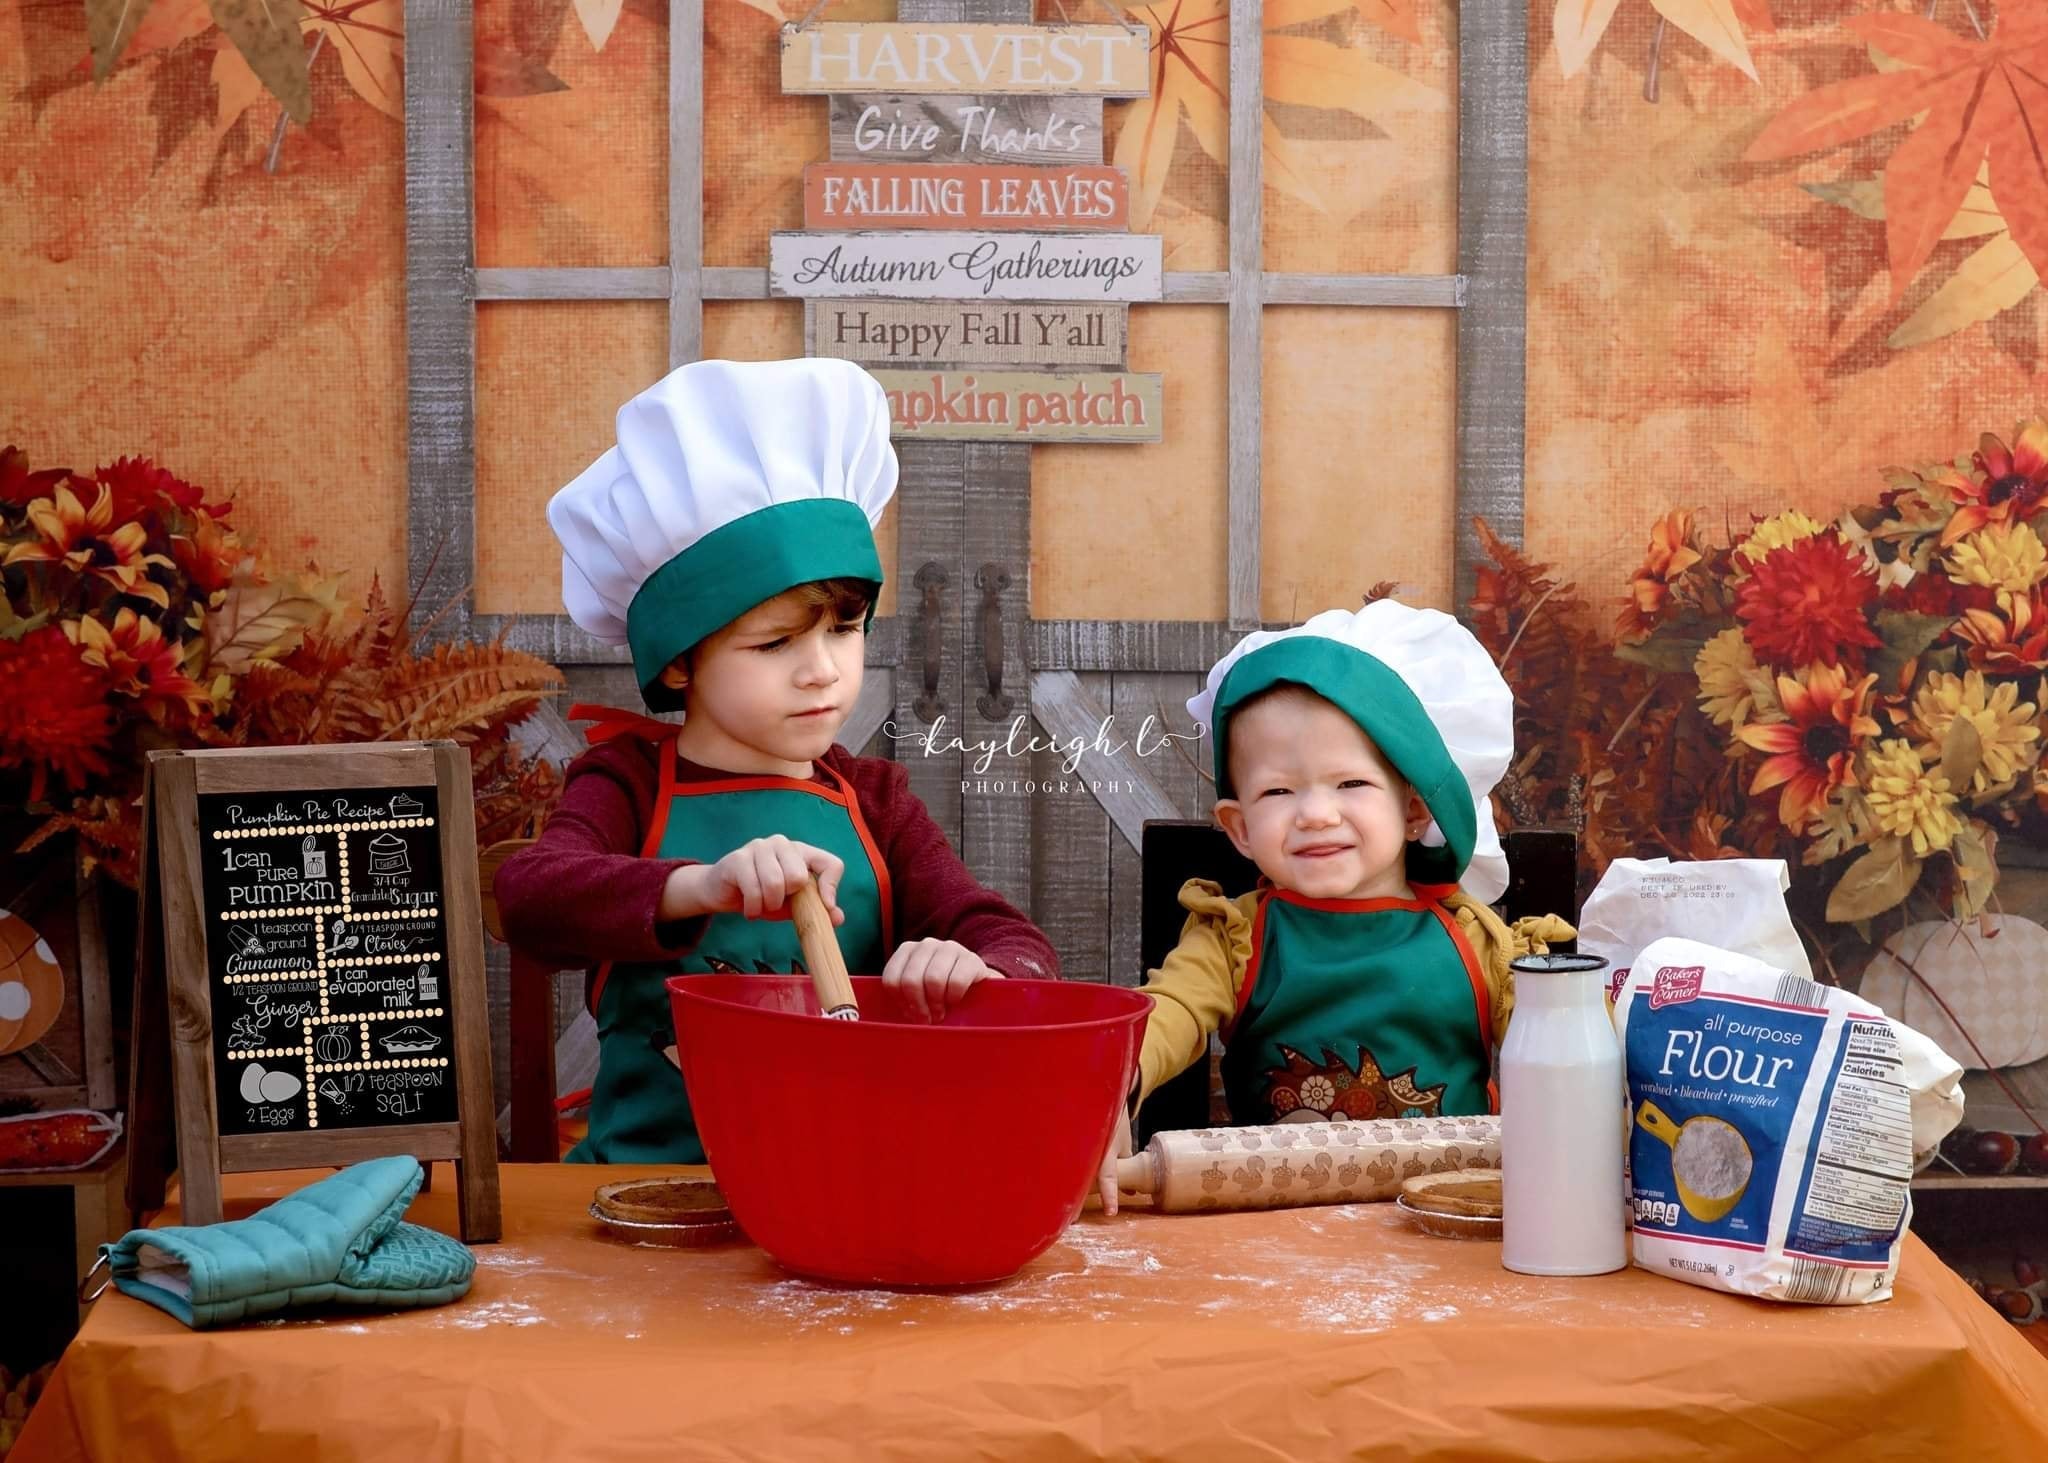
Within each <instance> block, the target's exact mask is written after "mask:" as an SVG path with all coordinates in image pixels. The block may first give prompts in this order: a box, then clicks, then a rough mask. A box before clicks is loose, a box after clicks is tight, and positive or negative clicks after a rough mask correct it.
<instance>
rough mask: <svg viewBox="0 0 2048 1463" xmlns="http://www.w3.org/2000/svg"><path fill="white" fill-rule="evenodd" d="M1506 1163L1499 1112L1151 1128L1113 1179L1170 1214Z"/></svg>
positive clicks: (1319, 1199)
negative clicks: (1260, 1125)
mask: <svg viewBox="0 0 2048 1463" xmlns="http://www.w3.org/2000/svg"><path fill="white" fill-rule="evenodd" d="M1499 1167H1500V1118H1499V1117H1497V1116H1492V1115H1482V1116H1479V1117H1468V1118H1388V1119H1385V1120H1383V1121H1378V1122H1359V1123H1276V1124H1274V1125H1273V1126H1271V1127H1265V1128H1190V1129H1182V1130H1178V1131H1173V1132H1166V1133H1155V1134H1153V1136H1152V1141H1151V1142H1150V1143H1148V1144H1146V1145H1145V1149H1144V1151H1143V1152H1142V1153H1136V1154H1133V1155H1132V1156H1131V1157H1129V1158H1126V1159H1123V1160H1121V1161H1120V1162H1119V1163H1118V1164H1117V1167H1116V1182H1117V1188H1118V1189H1119V1190H1120V1191H1121V1192H1124V1193H1129V1194H1150V1195H1151V1196H1152V1202H1153V1206H1154V1207H1155V1208H1157V1209H1160V1210H1162V1211H1164V1212H1166V1213H1169V1214H1178V1213H1186V1212H1189V1211H1192V1210H1199V1209H1280V1208H1291V1207H1294V1206H1298V1205H1307V1204H1354V1203H1367V1202H1372V1201H1375V1200H1382V1199H1392V1198H1394V1197H1395V1196H1396V1195H1397V1194H1399V1193H1400V1192H1401V1181H1402V1180H1403V1179H1408V1178H1413V1177H1414V1176H1415V1175H1417V1174H1422V1173H1449V1172H1451V1171H1453V1170H1455V1169H1464V1168H1499Z"/></svg>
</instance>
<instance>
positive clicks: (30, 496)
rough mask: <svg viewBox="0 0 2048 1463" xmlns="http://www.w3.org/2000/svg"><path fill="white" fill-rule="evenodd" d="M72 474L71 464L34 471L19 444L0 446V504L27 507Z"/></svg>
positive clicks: (45, 496) (51, 491)
mask: <svg viewBox="0 0 2048 1463" xmlns="http://www.w3.org/2000/svg"><path fill="white" fill-rule="evenodd" d="M70 476H71V469H70V468H68V467H46V468H44V469H42V471H40V472H31V471H30V470H29V465H28V454H27V453H26V452H23V451H22V450H21V449H20V448H19V447H15V446H8V447H4V448H0V503H12V504H13V505H14V506H15V507H17V508H26V507H28V505H29V504H31V503H33V502H35V500H36V499H38V498H47V497H49V496H50V494H51V493H53V492H54V491H56V488H57V484H59V483H61V482H63V481H64V479H66V478H68V477H70Z"/></svg>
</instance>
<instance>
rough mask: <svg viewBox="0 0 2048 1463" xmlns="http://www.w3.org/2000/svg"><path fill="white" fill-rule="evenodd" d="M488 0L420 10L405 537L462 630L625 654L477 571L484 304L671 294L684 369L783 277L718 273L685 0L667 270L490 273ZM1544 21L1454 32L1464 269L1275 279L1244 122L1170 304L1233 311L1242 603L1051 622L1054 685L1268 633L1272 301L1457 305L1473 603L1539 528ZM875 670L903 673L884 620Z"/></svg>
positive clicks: (1041, 645)
mask: <svg viewBox="0 0 2048 1463" xmlns="http://www.w3.org/2000/svg"><path fill="white" fill-rule="evenodd" d="M1263 12H1264V6H1263V4H1262V3H1261V0H1234V3H1233V4H1232V6H1231V9H1230V89H1231V95H1232V96H1233V98H1237V99H1239V100H1242V99H1243V98H1246V97H1261V98H1262V97H1263V96H1264V84H1263V60H1264V46H1263V40H1262V38H1263V32H1264V18H1263ZM471 21H472V5H471V0H406V3H405V33H406V88H405V138H406V367H407V408H408V413H407V414H408V451H407V534H406V544H407V550H408V553H409V556H410V557H409V562H410V565H411V572H412V574H413V576H414V578H415V579H416V580H419V581H422V603H425V604H430V605H441V604H450V605H451V606H452V608H451V609H450V610H449V611H448V612H447V614H446V615H445V616H444V617H443V618H442V620H441V621H440V622H439V624H438V626H437V627H436V632H435V633H436V634H437V635H439V636H441V637H445V638H451V639H453V638H471V637H484V638H488V637H492V636H498V635H502V636H503V637H504V638H505V640H506V642H507V643H508V644H510V645H513V646H515V647H517V648H519V649H522V650H527V651H531V652H533V653H534V654H537V655H540V656H543V657H545V658H547V659H549V660H551V661H554V662H556V663H557V664H569V665H590V664H603V663H613V662H619V661H622V660H624V659H625V656H624V653H623V652H622V651H620V650H617V649H614V648H613V647H610V646H605V645H600V644H598V643H597V642H596V641H594V640H592V639H591V638H590V637H589V636H588V635H586V634H585V633H584V632H583V631H582V630H580V629H578V628H577V626H576V625H575V623H574V622H573V621H571V620H570V619H569V618H568V616H566V615H487V614H480V613H478V612H477V611H476V608H475V604H474V601H473V598H472V597H471V595H470V593H469V590H470V587H471V585H472V582H473V580H474V577H475V573H476V512H475V510H476V405H475V403H476V307H477V305H478V304H479V303H480V302H486V301H512V300H593V301H597V300H663V299H665V300H667V301H668V303H669V361H670V363H671V365H675V364H680V363H682V362H686V361H690V360H694V359H696V358H698V356H700V355H701V354H702V348H703V305H704V302H705V301H707V300H762V299H767V298H769V295H768V276H767V270H766V268H765V267H762V268H746V269H724V268H717V269H714V268H707V267H705V264H704V238H703V197H704V154H703V70H704V47H703V33H704V7H703V0H669V35H670V45H669V98H670V108H669V210H668V216H669V262H668V264H666V265H663V266H655V267H649V268H618V269H603V268H519V269H508V268H495V269H479V268H477V267H476V248H475V236H476V214H475V199H474V184H473V178H474V169H473V157H474V127H473V113H474V107H473V100H474V98H473V90H472V87H473V82H472V57H471ZM1527 25H1528V16H1527V11H1526V9H1525V8H1524V7H1522V6H1520V5H1517V4H1466V5H1462V6H1461V7H1460V9H1459V26H1458V273H1457V274H1454V275H1371V274H1364V275H1312V274H1276V273H1269V272H1267V271H1266V270H1265V269H1264V267H1263V240H1262V230H1263V216H1264V183H1263V156H1262V154H1263V145H1262V138H1261V132H1262V128H1261V125H1260V124H1261V120H1262V118H1263V115H1264V108H1263V106H1262V105H1261V106H1243V105H1237V106H1233V107H1232V108H1231V109H1230V147H1231V164H1230V170H1229V208H1230V223H1229V229H1230V235H1229V237H1230V268H1229V270H1228V271H1227V272H1212V273H1169V274H1168V275H1167V276H1166V295H1165V298H1166V300H1167V301H1168V302H1169V303H1181V304H1223V305H1226V306H1227V307H1228V308H1229V312H1230V318H1229V329H1228V341H1229V346H1228V350H1229V361H1228V370H1229V403H1230V406H1229V416H1230V420H1229V439H1228V441H1229V448H1228V452H1229V539H1228V545H1229V610H1228V618H1227V619H1226V620H1224V621H1220V622H1217V621H1171V620H1168V621H1146V620H1101V621H1089V620H1065V621H1033V622H1031V623H1030V625H1029V629H1028V636H1029V643H1028V645H1027V646H1025V647H1024V660H1025V663H1026V664H1028V665H1029V666H1031V667H1032V668H1034V669H1039V670H1051V671H1069V672H1071V671H1085V670H1116V669H1121V668H1124V667H1129V666H1137V665H1142V666H1144V667H1145V668H1146V669H1148V670H1154V671H1201V670H1205V669H1207V667H1208V666H1209V665H1210V664H1211V663H1212V662H1213V661H1214V660H1215V659H1216V658H1217V657H1218V656H1220V655H1221V654H1222V652H1223V651H1224V650H1225V649H1227V648H1228V646H1229V645H1230V644H1231V643H1232V642H1233V641H1234V640H1235V639H1236V637H1237V636H1238V635H1239V634H1240V633H1242V631H1243V630H1245V629H1247V628H1250V627H1252V626H1255V625H1257V624H1258V623H1259V544H1260V532H1259V521H1260V441H1261V411H1260V385H1261V380H1260V378H1261V338H1262V334H1263V314H1264V307H1265V306H1267V305H1324V306H1363V307H1373V306H1381V307H1387V306H1391V307H1416V306H1421V307H1431V308H1444V309H1455V310H1457V312H1458V331H1457V398H1458V400H1457V419H1456V429H1455V431H1456V442H1457V447H1456V461H1457V482H1456V491H1455V498H1454V503H1455V511H1456V515H1457V524H1456V529H1455V538H1454V542H1455V545H1456V551H1455V553H1456V557H1455V562H1456V577H1455V590H1456V594H1457V597H1458V602H1459V603H1461V604H1462V603H1464V601H1465V600H1466V598H1467V597H1468V596H1469V593H1470V590H1471V585H1472V574H1473V568H1474V564H1475V561H1476V555H1477V553H1478V546H1477V542H1476V538H1475V535H1474V534H1473V531H1472V528H1471V520H1472V517H1473V515H1475V514H1483V515H1484V516H1485V517H1486V518H1487V519H1488V520H1489V522H1491V523H1492V524H1493V526H1494V527H1495V528H1496V530H1498V531H1499V532H1500V533H1501V534H1502V535H1503V537H1505V538H1507V539H1508V540H1509V541H1510V542H1515V543H1519V542H1520V540H1521V534H1522V451H1523V407H1524V396H1523V379H1524V374H1523V343H1524V325H1525V313H1524V267H1525V261H1526V257H1527V220H1528V175H1527V157H1528V147H1527V139H1528V52H1527V46H1526V36H1527ZM875 631H876V633H875V636H874V637H873V639H872V641H871V644H870V652H869V655H870V659H871V661H873V662H874V663H876V664H887V665H898V664H900V663H901V661H902V654H903V649H904V646H903V632H902V628H901V626H900V624H899V623H897V622H896V621H894V620H883V621H878V622H877V624H876V626H875Z"/></svg>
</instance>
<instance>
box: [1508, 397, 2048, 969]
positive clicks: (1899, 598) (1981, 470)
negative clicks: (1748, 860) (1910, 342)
mask: <svg viewBox="0 0 2048 1463" xmlns="http://www.w3.org/2000/svg"><path fill="white" fill-rule="evenodd" d="M2008 441H2009V442H2010V443H2011V445H2010V446H2007V445H2006V444H2007V442H2008ZM1885 477H1886V480H1887V481H1886V487H1885V490H1884V491H1883V492H1882V493H1881V494H1879V495H1878V497H1877V500H1876V501H1875V502H1874V503H1867V504H1859V505H1856V506H1853V507H1851V508H1850V509H1848V510H1847V511H1846V512H1844V513H1842V514H1840V515H1839V516H1838V517H1836V518H1835V519H1834V520H1833V521H1832V522H1823V521H1820V520H1818V519H1815V518H1811V517H1808V516H1807V515H1806V514H1804V513H1800V512H1797V511H1787V512H1783V513H1779V514H1777V515H1775V516H1773V517H1770V518H1765V519H1761V520H1758V521H1756V522H1754V523H1752V524H1751V525H1749V527H1748V528H1747V529H1746V530H1744V531H1741V532H1738V533H1736V534H1735V535H1733V541H1732V542H1730V543H1728V544H1725V545H1723V544H1710V543H1708V542H1706V541H1704V539H1703V538H1702V537H1701V535H1700V534H1699V532H1698V529H1697V526H1696V524H1695V522H1694V517H1693V515H1692V514H1691V513H1690V512H1687V511H1685V510H1682V509H1681V510H1677V511H1674V512H1671V513H1668V514H1666V515H1665V516H1664V517H1663V518H1662V519H1660V520H1659V521H1658V522H1657V523H1656V525H1655V526H1654V528H1653V529H1652V531H1651V535H1650V542H1649V545H1648V547H1647V550H1646V552H1645V555H1644V562H1643V566H1642V567H1641V568H1640V569H1639V570H1637V571H1636V573H1635V574H1634V575H1633V576H1632V578H1631V580H1630V583H1629V586H1628V592H1627V593H1626V594H1625V595H1624V596H1622V598H1621V602H1620V603H1621V609H1620V620H1619V628H1620V632H1621V638H1620V641H1619V643H1615V644H1602V643H1600V642H1601V637H1600V636H1599V634H1598V631H1597V629H1596V628H1595V624H1596V623H1597V622H1596V621H1595V620H1594V619H1593V617H1592V615H1591V613H1590V611H1589V609H1588V607H1587V605H1586V603H1585V601H1584V600H1582V599H1581V598H1580V597H1579V596H1578V595H1577V594H1575V593H1574V592H1573V591H1572V590H1571V588H1570V586H1569V585H1565V584H1561V583H1559V582H1558V581H1556V580H1555V579H1554V578H1552V577H1551V573H1550V570H1549V569H1548V568H1547V567H1546V566H1544V565H1540V564H1531V563H1529V562H1528V561H1527V560H1525V559H1523V558H1521V556H1520V555H1518V554H1516V553H1515V552H1514V551H1513V550H1511V549H1508V548H1507V547H1506V546H1505V545H1503V544H1501V543H1499V541H1498V540H1495V539H1493V537H1492V535H1491V534H1489V533H1486V532H1485V531H1484V526H1483V525H1482V526H1481V528H1482V540H1483V541H1485V542H1486V543H1487V544H1488V547H1489V550H1490V552H1491V554H1492V556H1493V558H1494V561H1495V562H1494V565H1493V566H1491V567H1487V568H1482V569H1481V571H1480V573H1479V575H1478V589H1477V593H1476V594H1475V596H1474V598H1473V602H1472V604H1471V612H1472V619H1473V624H1474V628H1475V630H1476V631H1477V633H1478V634H1479V635H1480V638H1481V639H1482V640H1483V641H1484V642H1485V643H1486V644H1487V645H1488V646H1489V648H1491V649H1492V650H1493V651H1494V652H1495V655H1496V657H1497V658H1498V659H1499V660H1500V662H1501V667H1502V671H1503V674H1505V675H1506V676H1507V678H1508V681H1509V683H1510V684H1511V685H1512V686H1513V687H1514V690H1515V697H1516V710H1517V719H1516V748H1517V760H1516V763H1515V765H1514V766H1513V767H1512V768H1511V769H1510V771H1509V773H1508V776H1507V777H1506V778H1505V779H1504V780H1503V782H1502V784H1501V788H1500V791H1499V793H1498V795H1497V799H1498V804H1499V811H1500V813H1501V814H1502V819H1503V822H1504V823H1506V824H1509V825H1512V824H1516V823H1533V822H1542V823H1551V824H1559V823H1562V824H1566V825H1569V826H1571V827H1574V828H1575V829H1577V830H1578V832H1579V834H1580V844H1581V848H1582V850H1583V851H1584V854H1585V856H1586V858H1587V861H1588V867H1587V869H1586V870H1585V871H1584V872H1583V875H1582V882H1583V883H1586V884H1590V883H1591V881H1592V880H1594V879H1596V878H1597V877H1598V875H1599V873H1600V872H1601V871H1602V870H1603V869H1604V868H1605V866H1606V863H1607V862H1608V861H1609V860H1610V859H1612V858H1615V857H1618V856H1622V855H1634V856H1647V857H1655V856H1657V855H1670V856H1675V857H1680V858H1719V857H1733V856H1737V855H1749V856H1757V857H1773V856H1776V857H1783V858H1786V859H1788V860H1791V861H1793V862H1795V863H1796V864H1797V865H1799V866H1800V867H1801V869H1802V870H1810V871H1811V872H1810V873H1802V874H1801V875H1800V877H1799V878H1798V879H1797V880H1795V883H1794V888H1793V905H1794V910H1795V913H1804V914H1805V915H1807V916H1808V917H1809V921H1810V922H1809V923H1808V927H1807V930H1808V935H1809V938H1810V939H1811V940H1812V942H1813V943H1814V944H1815V946H1816V948H1817V949H1821V950H1823V951H1824V950H1825V948H1826V947H1827V945H1828V943H1829V940H1828V938H1826V937H1823V936H1821V935H1819V934H1817V933H1816V927H1824V926H1825V924H1826V922H1829V921H1832V922H1834V923H1835V924H1837V925H1841V926H1854V927H1856V929H1857V930H1858V931H1859V933H1860V934H1867V933H1868V932H1869V929H1870V924H1869V922H1870V921H1872V920H1873V919H1875V918H1876V917H1877V916H1879V915H1884V914H1895V917H1907V916H1906V913H1905V911H1906V907H1907V906H1908V905H1909V904H1910V903H1911V902H1912V901H1913V900H1914V899H1915V898H1916V897H1917V898H1918V899H1919V900H1920V901H1921V904H1922V908H1921V912H1920V913H1919V914H1917V915H1914V916H1911V917H1914V918H1925V917H1926V916H1927V912H1928V910H1927V906H1929V905H1931V906H1932V908H1933V910H1934V912H1937V913H1945V914H1948V915H1952V916H1954V917H1957V918H1970V917H1974V916H1975V915H1977V914H1978V913H1980V912H1981V911H1983V910H1984V909H1986V908H1987V907H1988V905H1989V902H1990V900H1991V898H1992V894H1993V891H1994V889H1995V888H1996V885H1997V880H1998V861H1997V856H1996V855H1997V847H1998V841H1999V839H2000V838H2001V837H2012V836H2019V837H2024V838H2026V839H2027V840H2028V841H2030V842H2034V843H2042V842H2048V762H2044V761H2043V760H2042V755H2041V754H2042V750H2043V747H2044V745H2048V696H2044V695H2043V694H2042V692H2043V689H2044V684H2043V673H2044V671H2048V543H2044V538H2048V420H2043V419H2038V418H2037V419H2035V420H2031V421H2028V422H2024V423H2022V424H2021V425H2020V426H2019V427H2018V428H2017V430H2016V431H2015V432H2014V433H2013V434H2012V435H2011V436H2010V437H2008V438H2000V437H1996V436H1992V435H1990V434H1985V435H1984V436H1982V437H1980V438H1979V439H1978V445H1977V447H1976V449H1975V450H1974V451H1970V452H1965V453H1963V454H1959V455H1958V456H1957V457H1956V458H1954V459H1953V460H1952V461H1949V462H1945V463H1936V464H1931V465H1927V466H1923V467H1919V468H1914V469H1900V468H1893V469H1888V470H1887V471H1886V474H1885Z"/></svg>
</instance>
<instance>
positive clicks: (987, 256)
mask: <svg viewBox="0 0 2048 1463" xmlns="http://www.w3.org/2000/svg"><path fill="white" fill-rule="evenodd" d="M1149 45H1150V32H1149V31H1147V30H1144V29H1137V28H1126V27H1124V26H1120V25H1092V26H1090V25H1057V26H1055V25H1047V26H1038V25H969V24H937V23H933V24H887V25H882V24H874V25H862V24H850V25H839V24H824V25H810V26H803V25H797V26H788V27H785V28H784V30H783V33H782V84H783V90H784V91H786V92H799V93H806V94H817V95H825V96H829V97H830V99H831V117H830V126H831V147H830V152H829V158H830V160H829V161H827V162H823V163H817V164H813V165H812V166H811V167H809V168H807V169H806V170H805V173H804V228H803V230H802V231H800V232H799V231H792V232H786V233H777V234H775V235H773V236H772V237H771V238H770V241H769V271H768V281H769V293H770V294H772V295H776V296H780V297H784V298H795V299H801V300H803V301H804V302H805V303H804V332H805V347H806V350H807V351H808V352H809V353H810V354H812V355H823V356H835V357H838V358H840V359H843V360H851V361H855V362H858V363H859V364H861V365H863V366H865V367H867V368H868V369H869V370H870V371H871V372H872V373H873V374H874V375H875V376H876V377H877V378H879V379H880V380H881V382H882V385H883V387H884V389H885V390H886V391H887V392H888V396H889V405H890V411H891V416H892V418H893V421H894V432H895V435H896V436H897V437H899V438H907V437H922V438H926V439H941V440H948V441H985V442H1011V443H1030V442H1098V443H1113V442H1156V441H1158V440H1160V438H1161V436H1162V434H1163V422H1162V419H1161V418H1162V411H1163V404H1164V391H1163V381H1162V378H1161V377H1160V376H1158V375H1154V374H1146V373H1140V372H1131V371H1128V370H1126V369H1125V366H1126V350H1127V347H1128V343H1129V338H1130V332H1129V321H1128V310H1129V307H1130V305H1131V304H1133V303H1140V302H1144V301H1151V300H1157V299H1159V298H1160V297H1161V295H1162V293H1163V291H1164V285H1165V281H1164V274H1163V259H1162V251H1161V242H1160V240H1159V238H1158V236H1157V235H1153V234H1133V233H1131V232H1129V227H1130V184H1129V180H1128V178H1126V177H1125V175H1124V172H1123V170H1122V169H1121V168H1115V167H1109V166H1105V165H1104V163H1103V160H1102V103H1103V99H1104V98H1105V97H1137V96H1144V95H1146V93H1147V89H1148V86H1149V80H1148V78H1149V72H1148V69H1147V66H1146V59H1147V55H1148V50H1149Z"/></svg>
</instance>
